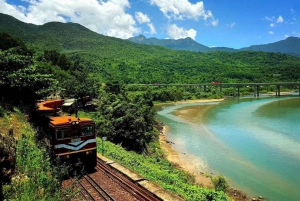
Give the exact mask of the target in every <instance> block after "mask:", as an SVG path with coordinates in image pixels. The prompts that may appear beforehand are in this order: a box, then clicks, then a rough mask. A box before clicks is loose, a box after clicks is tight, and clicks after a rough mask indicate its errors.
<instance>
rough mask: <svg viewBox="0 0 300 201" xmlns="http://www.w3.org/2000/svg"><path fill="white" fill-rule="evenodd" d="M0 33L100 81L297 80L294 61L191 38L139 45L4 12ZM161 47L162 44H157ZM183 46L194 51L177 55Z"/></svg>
mask: <svg viewBox="0 0 300 201" xmlns="http://www.w3.org/2000/svg"><path fill="white" fill-rule="evenodd" d="M0 32H6V33H8V34H11V35H12V36H14V37H16V38H19V39H21V40H22V41H24V43H25V44H26V45H27V47H28V48H33V49H34V50H35V51H36V56H39V54H41V53H43V51H44V50H56V51H59V52H60V53H64V54H66V56H67V57H69V58H70V59H72V60H79V61H80V63H81V64H82V65H83V66H85V67H87V69H88V70H89V73H90V75H91V76H94V77H97V79H98V80H99V82H101V83H102V82H106V81H108V80H122V81H123V82H124V83H144V84H146V83H155V82H158V83H210V82H214V81H221V82H263V81H268V82H272V81H294V80H299V79H300V59H299V58H297V57H293V56H289V55H285V54H281V53H264V52H255V51H237V52H229V51H235V50H234V49H228V48H209V47H206V46H204V45H201V44H198V43H196V42H195V41H193V40H192V39H191V38H186V39H180V40H171V39H168V40H158V39H156V38H150V39H146V38H145V37H143V36H139V37H138V38H136V41H137V42H138V43H144V42H145V41H148V42H149V43H151V44H154V45H147V44H138V43H136V42H132V41H128V40H122V39H119V38H114V37H109V36H104V35H101V34H98V33H96V32H93V31H91V30H89V29H87V28H86V27H84V26H82V25H80V24H76V23H61V22H49V23H46V24H44V25H33V24H28V23H24V22H21V21H19V20H17V19H15V18H14V17H12V16H9V15H5V14H0ZM163 43H165V44H164V45H163V46H162V45H158V44H163ZM170 47H173V48H175V47H176V48H177V50H173V49H170ZM186 47H189V48H190V49H193V50H194V51H186V50H185V51H181V50H182V49H184V48H186ZM178 49H179V50H178ZM219 50H226V51H219ZM205 51H207V52H205ZM270 72H271V73H270ZM273 75H280V76H277V77H276V76H275V77H274V76H273Z"/></svg>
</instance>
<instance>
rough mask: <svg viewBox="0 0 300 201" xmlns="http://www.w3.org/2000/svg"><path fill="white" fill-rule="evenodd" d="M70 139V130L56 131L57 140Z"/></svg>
mask: <svg viewBox="0 0 300 201" xmlns="http://www.w3.org/2000/svg"><path fill="white" fill-rule="evenodd" d="M69 137H70V129H61V130H56V139H58V140H61V139H64V138H69Z"/></svg>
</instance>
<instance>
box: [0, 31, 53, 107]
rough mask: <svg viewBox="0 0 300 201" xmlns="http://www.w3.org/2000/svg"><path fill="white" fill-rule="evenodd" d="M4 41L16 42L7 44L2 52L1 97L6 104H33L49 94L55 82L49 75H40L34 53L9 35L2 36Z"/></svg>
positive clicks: (0, 51) (0, 54)
mask: <svg viewBox="0 0 300 201" xmlns="http://www.w3.org/2000/svg"><path fill="white" fill-rule="evenodd" d="M1 37H2V38H1ZM2 39H3V40H8V39H9V40H11V41H15V42H8V43H5V44H4V45H5V48H3V49H4V50H0V90H1V94H0V97H1V98H2V99H4V101H6V102H11V103H12V104H19V103H20V102H24V103H32V102H34V100H36V99H39V98H41V97H43V96H45V95H46V94H48V93H49V92H50V91H51V88H50V86H53V85H54V84H55V80H54V79H53V78H51V75H49V74H40V73H38V71H37V70H36V68H38V66H37V65H36V64H35V63H34V60H33V57H32V52H31V51H29V50H28V49H27V48H26V46H25V45H24V44H23V43H21V42H19V41H17V40H14V39H13V38H10V37H9V36H8V35H7V34H0V41H1V40H2ZM2 45H3V44H2ZM4 45H3V46H4ZM8 45H11V46H12V47H11V48H9V46H8ZM17 45H20V46H17Z"/></svg>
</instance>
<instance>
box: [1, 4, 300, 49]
mask: <svg viewBox="0 0 300 201" xmlns="http://www.w3.org/2000/svg"><path fill="white" fill-rule="evenodd" d="M0 13H4V14H8V15H11V16H13V17H15V18H17V19H19V20H21V21H23V22H26V23H32V24H36V25H42V24H45V23H47V22H51V21H59V22H64V23H66V22H74V23H79V24H81V25H83V26H85V27H87V28H88V29H90V30H92V31H95V32H97V33H99V34H103V35H106V36H112V37H117V38H122V39H128V38H130V37H134V36H138V35H140V34H142V35H144V36H145V37H146V38H150V37H155V38H158V39H180V38H186V37H190V38H192V39H193V40H195V41H197V42H198V43H200V44H203V45H206V46H209V47H231V48H237V49H238V48H243V47H249V46H251V45H260V44H267V43H273V42H276V41H279V40H284V39H286V38H287V37H290V36H294V37H300V24H299V22H298V20H300V0H203V1H198V0H0Z"/></svg>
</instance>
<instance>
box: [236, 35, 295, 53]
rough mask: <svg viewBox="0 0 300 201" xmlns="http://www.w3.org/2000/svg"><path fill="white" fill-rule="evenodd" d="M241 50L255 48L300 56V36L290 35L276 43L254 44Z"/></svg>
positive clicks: (254, 49) (255, 49) (256, 49)
mask: <svg viewBox="0 0 300 201" xmlns="http://www.w3.org/2000/svg"><path fill="white" fill-rule="evenodd" d="M240 50H253V51H262V52H280V53H284V54H290V55H294V56H297V57H300V38H298V37H288V38H286V39H285V40H281V41H278V42H275V43H269V44H265V45H252V46H250V47H246V48H242V49H240Z"/></svg>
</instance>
